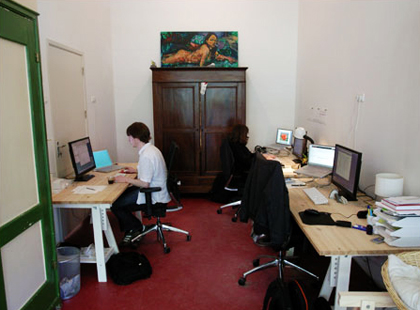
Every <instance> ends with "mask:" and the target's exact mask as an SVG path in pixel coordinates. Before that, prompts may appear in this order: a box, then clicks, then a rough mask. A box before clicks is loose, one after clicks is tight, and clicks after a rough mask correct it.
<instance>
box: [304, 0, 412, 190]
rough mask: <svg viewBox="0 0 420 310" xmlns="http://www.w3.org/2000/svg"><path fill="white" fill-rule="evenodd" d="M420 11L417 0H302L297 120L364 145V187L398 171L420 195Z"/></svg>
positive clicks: (326, 139)
mask: <svg viewBox="0 0 420 310" xmlns="http://www.w3.org/2000/svg"><path fill="white" fill-rule="evenodd" d="M419 11H420V6H419V1H418V0H386V1H385V0H375V1H372V0H365V1H363V0H360V1H350V0H329V1H325V0H316V1H315V0H310V1H309V0H305V1H300V6H299V42H298V57H297V59H298V77H297V103H296V124H298V125H301V126H304V127H305V129H307V130H308V134H309V136H312V137H313V138H314V139H315V141H316V142H319V143H326V144H335V143H339V144H343V145H346V146H348V147H350V148H354V149H356V150H359V151H361V152H362V153H363V163H362V175H361V188H362V189H363V188H366V187H367V186H369V185H371V184H374V180H375V174H376V173H378V172H396V173H400V174H402V175H403V176H404V179H405V185H404V193H405V194H413V195H419V194H420V182H419V180H418V178H419V176H420V164H419V161H418V158H419V154H420V139H419V137H418V133H419V132H420V130H419V129H420V128H419V120H420V102H419V99H420V87H419V86H420V41H419V39H420V37H419V30H420V23H419ZM357 94H365V98H366V99H365V102H364V103H360V106H359V104H358V103H357V102H356V99H355V98H356V95H357ZM317 108H321V111H323V112H325V110H326V112H325V113H326V115H320V114H317V113H316V111H317ZM314 111H315V112H314ZM321 114H322V113H321ZM357 115H358V117H357ZM373 189H374V187H370V188H369V190H368V192H370V193H372V192H373Z"/></svg>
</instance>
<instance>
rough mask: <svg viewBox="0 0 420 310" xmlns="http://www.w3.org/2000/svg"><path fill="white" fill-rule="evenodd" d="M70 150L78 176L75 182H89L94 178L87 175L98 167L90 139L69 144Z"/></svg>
mask: <svg viewBox="0 0 420 310" xmlns="http://www.w3.org/2000/svg"><path fill="white" fill-rule="evenodd" d="M69 150H70V158H71V163H72V165H73V169H74V173H75V175H76V177H75V181H88V180H90V179H91V178H93V177H94V175H93V174H87V172H89V171H91V170H93V169H95V167H96V165H95V159H94V157H93V152H92V146H91V144H90V139H89V137H86V138H82V139H79V140H75V141H71V142H69Z"/></svg>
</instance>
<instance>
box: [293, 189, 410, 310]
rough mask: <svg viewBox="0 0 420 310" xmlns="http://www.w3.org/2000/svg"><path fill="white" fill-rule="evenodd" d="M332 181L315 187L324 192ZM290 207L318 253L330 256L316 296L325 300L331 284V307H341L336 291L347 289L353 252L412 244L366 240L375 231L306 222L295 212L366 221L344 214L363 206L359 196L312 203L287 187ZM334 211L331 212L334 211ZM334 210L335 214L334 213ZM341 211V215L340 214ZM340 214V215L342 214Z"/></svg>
mask: <svg viewBox="0 0 420 310" xmlns="http://www.w3.org/2000/svg"><path fill="white" fill-rule="evenodd" d="M334 188H335V186H334V185H330V186H327V187H324V188H318V190H319V191H320V192H321V193H323V194H324V195H325V197H328V196H329V193H330V191H331V190H332V189H334ZM289 197H290V209H291V212H292V214H293V217H294V218H295V220H296V222H297V223H298V225H299V227H300V228H301V229H302V231H303V233H304V234H305V236H306V237H307V238H308V239H309V241H310V242H311V244H312V245H313V247H314V248H315V250H316V251H317V252H318V254H319V255H322V256H329V257H331V262H330V266H329V268H328V272H327V274H326V276H325V278H324V282H323V285H322V288H321V292H320V296H321V297H324V298H325V299H326V300H329V298H330V295H331V293H332V290H333V288H334V287H335V288H336V290H335V302H334V309H345V308H344V307H340V306H339V305H338V300H339V298H338V294H339V293H340V292H346V291H348V290H349V282H350V272H351V259H352V257H353V256H368V255H388V254H391V253H399V252H403V251H407V250H413V248H397V247H391V246H389V245H387V244H386V243H381V244H375V243H373V242H371V241H370V240H371V239H373V238H375V237H376V235H371V236H369V235H367V234H366V233H365V232H364V231H361V230H357V229H352V228H345V227H339V226H325V225H306V224H304V223H303V222H302V220H301V219H300V216H299V212H301V211H303V210H305V209H317V210H319V211H325V212H329V213H332V215H331V217H332V218H333V219H334V220H345V221H351V222H352V224H353V225H355V224H360V225H364V226H365V225H367V223H366V219H358V218H357V216H356V215H354V216H352V217H350V218H346V217H347V216H350V215H352V214H357V212H358V211H361V210H366V205H367V199H365V200H364V199H363V198H359V200H358V201H357V202H349V203H348V204H346V205H343V204H340V203H338V202H336V201H335V200H334V199H329V203H328V205H315V204H314V203H313V202H312V201H311V200H310V199H309V198H308V197H307V196H306V194H305V193H304V192H303V190H302V189H300V188H293V189H290V190H289ZM334 213H335V214H334ZM337 213H338V214H337ZM340 214H342V215H340ZM343 215H344V216H343Z"/></svg>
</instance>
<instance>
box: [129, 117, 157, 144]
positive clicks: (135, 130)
mask: <svg viewBox="0 0 420 310" xmlns="http://www.w3.org/2000/svg"><path fill="white" fill-rule="evenodd" d="M127 136H132V137H133V138H137V139H139V140H140V141H141V142H144V143H147V142H149V141H150V139H152V138H151V137H150V130H149V128H148V127H147V126H146V125H145V124H143V123H140V122H135V123H132V124H131V125H130V126H128V127H127Z"/></svg>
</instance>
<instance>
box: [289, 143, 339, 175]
mask: <svg viewBox="0 0 420 310" xmlns="http://www.w3.org/2000/svg"><path fill="white" fill-rule="evenodd" d="M334 152H335V147H334V146H327V145H318V144H311V145H309V153H308V164H307V165H306V166H304V167H302V168H300V169H298V170H295V172H296V173H298V174H304V175H307V176H310V177H314V178H323V177H326V176H327V175H329V174H331V172H332V167H333V165H334Z"/></svg>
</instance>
